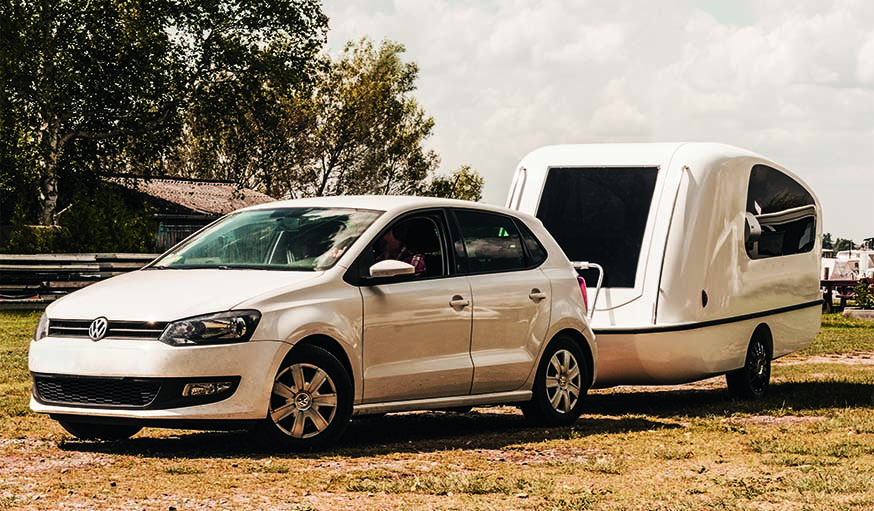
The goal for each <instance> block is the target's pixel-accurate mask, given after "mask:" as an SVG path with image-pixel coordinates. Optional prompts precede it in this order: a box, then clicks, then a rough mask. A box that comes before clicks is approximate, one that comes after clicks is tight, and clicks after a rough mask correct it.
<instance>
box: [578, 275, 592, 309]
mask: <svg viewBox="0 0 874 511" xmlns="http://www.w3.org/2000/svg"><path fill="white" fill-rule="evenodd" d="M577 282H579V284H580V293H582V294H583V304H584V305H585V306H586V314H588V313H589V290H588V289H587V288H586V279H584V278H583V277H580V276H579V275H577Z"/></svg>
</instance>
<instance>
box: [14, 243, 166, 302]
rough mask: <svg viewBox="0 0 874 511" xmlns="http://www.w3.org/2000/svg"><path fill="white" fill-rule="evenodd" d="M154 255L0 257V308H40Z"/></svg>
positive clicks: (140, 263)
mask: <svg viewBox="0 0 874 511" xmlns="http://www.w3.org/2000/svg"><path fill="white" fill-rule="evenodd" d="M156 257H157V254H39V255H3V254H0V308H2V309H19V308H35V307H39V306H43V305H45V304H47V303H49V302H51V301H53V300H56V299H57V298H59V297H61V296H64V295H65V294H67V293H70V292H72V291H75V290H77V289H81V288H83V287H85V286H87V285H89V284H93V283H95V282H98V281H101V280H103V279H108V278H109V277H114V276H116V275H121V274H122V273H126V272H129V271H132V270H136V269H138V268H142V267H143V266H145V265H146V264H147V263H149V262H151V261H152V260H153V259H155V258H156Z"/></svg>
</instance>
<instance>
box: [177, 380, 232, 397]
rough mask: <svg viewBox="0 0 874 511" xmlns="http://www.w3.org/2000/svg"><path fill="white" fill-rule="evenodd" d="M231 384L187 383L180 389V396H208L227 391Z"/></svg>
mask: <svg viewBox="0 0 874 511" xmlns="http://www.w3.org/2000/svg"><path fill="white" fill-rule="evenodd" d="M232 386H233V383H231V382H229V381H214V382H208V383H188V384H186V385H185V388H184V389H182V395H183V396H185V397H196V396H209V395H212V394H218V393H219V392H224V391H226V390H229V389H230V388H231V387H232Z"/></svg>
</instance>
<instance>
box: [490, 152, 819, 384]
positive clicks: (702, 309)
mask: <svg viewBox="0 0 874 511" xmlns="http://www.w3.org/2000/svg"><path fill="white" fill-rule="evenodd" d="M507 206H508V207H510V208H513V209H518V210H522V211H526V212H529V213H533V214H535V215H537V217H538V218H540V220H541V221H542V222H543V223H544V225H545V226H546V228H547V229H548V230H549V231H550V232H551V234H552V235H553V236H554V237H555V239H556V240H557V241H558V242H559V244H560V245H561V246H562V248H563V249H564V251H565V253H566V254H567V256H568V257H569V258H570V259H571V260H572V261H579V262H586V263H597V264H599V265H600V266H602V267H603V270H604V272H603V277H604V281H603V288H602V289H601V290H600V295H599V296H597V298H596V300H595V302H596V303H595V304H594V307H595V310H594V311H593V322H592V327H593V329H594V330H595V333H596V335H597V337H598V346H599V348H598V349H599V353H600V360H599V369H598V375H597V382H596V387H597V388H606V387H611V386H615V385H630V384H643V385H647V384H653V385H660V384H675V383H685V382H690V381H695V380H700V379H704V378H708V377H711V376H715V375H719V374H726V380H727V383H728V387H729V390H730V391H731V393H732V394H733V395H735V396H738V397H748V398H755V397H760V396H761V395H763V394H764V393H765V390H766V389H767V385H768V381H769V380H770V372H771V371H770V368H771V360H772V359H774V358H777V357H781V356H783V355H786V354H788V353H791V352H793V351H796V350H798V349H800V348H802V347H804V346H805V345H807V344H808V343H810V342H811V341H812V340H813V338H814V336H815V335H816V333H817V331H818V330H819V324H820V315H821V303H822V293H821V290H820V281H819V273H820V252H821V234H822V222H821V221H820V220H821V208H820V204H819V201H818V199H817V198H816V195H814V193H813V191H812V190H811V189H810V187H808V186H807V185H806V184H805V183H804V182H803V181H801V180H800V179H799V178H798V177H797V176H795V175H794V174H792V173H791V172H789V171H788V170H786V169H785V168H783V167H781V166H780V165H777V164H776V163H773V162H771V161H769V160H767V159H765V158H763V157H762V156H759V155H757V154H755V153H752V152H749V151H746V150H743V149H739V148H736V147H732V146H728V145H721V144H703V143H671V144H597V145H562V146H550V147H544V148H541V149H537V150H535V151H534V152H532V153H530V154H528V155H527V156H526V157H525V158H524V159H523V160H522V161H521V163H520V164H519V167H518V169H517V170H516V174H515V177H514V179H513V184H512V188H511V190H510V194H509V197H508V199H507ZM580 266H581V267H587V266H588V267H591V266H592V265H590V264H581V265H580ZM589 272H590V270H586V271H582V273H583V275H584V277H586V280H587V281H588V285H589V287H590V288H591V287H592V286H593V285H594V284H595V282H596V280H597V274H596V273H592V275H589V274H588V273H589Z"/></svg>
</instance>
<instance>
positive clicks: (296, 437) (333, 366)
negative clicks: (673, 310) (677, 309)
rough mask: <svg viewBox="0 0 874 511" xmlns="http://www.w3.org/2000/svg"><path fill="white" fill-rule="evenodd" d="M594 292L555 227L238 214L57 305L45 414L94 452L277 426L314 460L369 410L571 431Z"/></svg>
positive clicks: (435, 216) (588, 354) (490, 213)
mask: <svg viewBox="0 0 874 511" xmlns="http://www.w3.org/2000/svg"><path fill="white" fill-rule="evenodd" d="M585 292H586V290H585V283H584V282H582V281H581V279H578V277H577V274H576V272H575V271H574V269H573V267H572V265H571V263H570V262H569V261H568V260H567V258H566V257H565V255H564V254H563V252H562V250H561V249H560V248H559V247H558V245H557V244H556V242H555V241H554V240H553V239H552V237H551V236H550V235H549V234H548V233H547V232H546V230H544V228H543V226H542V225H541V223H540V221H539V220H537V219H535V218H534V217H532V216H529V215H526V214H524V213H519V212H513V211H510V210H507V209H503V208H497V207H490V206H484V205H480V204H475V203H470V202H461V201H451V200H442V199H428V198H419V197H375V196H372V197H332V198H320V199H307V200H295V201H285V202H275V203H270V204H264V205H260V206H256V207H251V208H246V209H243V210H240V211H237V212H235V213H232V214H230V215H228V216H226V217H224V218H222V219H220V220H219V221H217V222H215V223H213V224H212V225H210V226H208V227H206V228H204V229H203V230H202V231H200V232H199V233H197V234H196V235H194V236H192V237H191V238H190V239H188V240H187V241H185V242H183V243H181V244H180V245H178V246H176V247H174V248H173V249H171V250H170V251H169V252H167V253H166V254H164V255H163V256H161V257H159V258H158V259H157V260H155V261H154V262H153V263H151V264H149V265H148V266H146V267H145V268H143V269H141V270H138V271H135V272H131V273H128V274H125V275H122V276H119V277H115V278H112V279H109V280H107V281H104V282H100V283H98V284H94V285H92V286H89V287H87V288H85V289H82V290H80V291H77V292H75V293H72V294H71V295H69V296H67V297H65V298H63V299H61V300H58V301H57V302H55V303H53V304H52V305H50V306H49V307H48V308H47V309H46V313H45V315H44V316H43V318H42V320H41V321H40V323H39V326H38V328H37V331H36V335H35V338H34V340H33V342H32V343H31V346H30V356H29V366H30V371H31V373H32V375H33V381H34V384H33V395H32V398H31V403H30V406H31V408H32V409H33V410H34V411H36V412H40V413H47V414H50V415H51V417H52V418H54V419H56V420H57V421H58V422H59V423H60V424H61V425H62V426H63V427H64V428H65V429H66V430H67V431H69V432H70V433H72V434H73V435H75V436H77V437H80V438H86V439H87V438H98V439H119V438H127V437H129V436H131V435H133V434H135V433H136V432H137V431H139V430H140V429H141V428H142V427H144V426H155V427H180V428H191V429H195V428H204V429H207V428H208V429H237V428H241V427H244V428H250V429H258V430H260V431H261V432H262V433H263V434H264V435H265V437H266V438H269V439H270V440H271V441H272V442H273V443H274V444H279V445H281V446H283V447H285V448H290V449H312V448H317V447H321V446H323V445H324V444H325V443H326V442H329V441H331V440H334V439H336V438H337V437H338V436H339V435H341V434H342V433H343V431H344V430H345V428H346V426H347V424H348V422H349V419H350V417H351V416H352V415H367V414H379V413H386V412H396V411H406V410H420V409H447V408H466V407H470V406H474V405H478V406H481V405H495V404H516V405H519V406H520V407H521V408H522V410H523V412H524V414H525V416H526V417H528V418H530V419H532V420H534V421H537V422H541V423H546V424H553V425H558V424H568V423H571V422H573V421H575V420H576V419H577V418H578V417H579V416H580V414H581V412H582V403H583V398H584V397H585V394H586V392H587V390H588V389H589V388H590V387H591V385H592V384H593V382H594V375H595V374H596V372H595V364H596V363H597V348H596V344H595V338H594V335H593V333H592V331H591V329H590V328H589V326H588V324H587V320H586V307H587V305H586V303H585V300H586V298H585Z"/></svg>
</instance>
